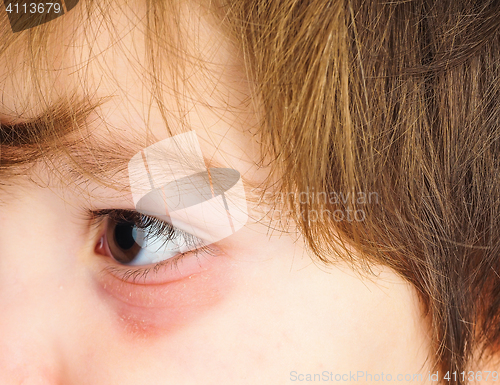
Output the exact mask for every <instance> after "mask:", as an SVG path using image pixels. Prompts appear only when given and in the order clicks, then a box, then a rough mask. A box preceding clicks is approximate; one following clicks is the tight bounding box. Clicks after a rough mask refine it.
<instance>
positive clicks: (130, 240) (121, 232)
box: [115, 223, 135, 250]
mask: <svg viewBox="0 0 500 385" xmlns="http://www.w3.org/2000/svg"><path fill="white" fill-rule="evenodd" d="M134 227H135V226H134V225H133V224H132V223H117V224H116V226H115V241H116V244H117V245H118V247H120V248H122V249H123V250H128V249H130V248H132V246H134V245H135V239H134V236H133V230H134Z"/></svg>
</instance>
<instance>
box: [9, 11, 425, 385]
mask: <svg viewBox="0 0 500 385" xmlns="http://www.w3.org/2000/svg"><path fill="white" fill-rule="evenodd" d="M117 9H118V10H119V11H117V12H116V14H113V15H111V17H112V18H113V21H114V22H115V23H116V25H117V28H116V30H115V31H114V32H116V33H117V34H118V35H119V36H120V37H121V39H120V40H119V42H118V43H117V44H116V45H114V46H111V47H110V46H109V42H110V41H111V40H112V39H111V38H110V32H109V30H107V29H105V28H104V29H102V30H101V31H100V33H99V34H98V35H97V38H96V39H93V38H92V39H88V40H86V39H85V38H84V35H83V30H82V31H81V32H82V34H80V35H78V36H79V38H78V39H79V40H78V41H73V42H72V47H71V48H70V49H69V50H68V55H67V56H66V59H69V60H70V61H69V62H68V61H67V60H61V58H60V57H59V56H58V55H57V49H56V48H55V49H54V53H53V54H50V55H49V57H52V58H53V59H54V63H51V65H58V66H60V67H58V68H60V69H61V68H63V69H62V70H60V74H61V76H60V77H59V78H58V80H57V83H56V84H54V85H53V87H52V93H48V94H47V98H48V99H50V100H55V98H56V97H57V95H58V94H61V93H63V92H64V91H65V90H67V89H69V88H70V87H72V86H73V85H75V84H79V83H83V82H82V79H86V86H87V88H86V89H85V92H87V93H94V94H95V96H96V97H101V96H107V95H116V97H115V98H113V99H111V100H110V101H108V102H106V103H105V104H104V105H103V106H102V107H101V110H100V112H99V117H98V118H97V119H93V120H92V121H90V122H89V127H90V128H91V129H92V135H93V136H94V137H95V138H97V139H104V140H107V141H108V142H109V143H110V145H112V143H113V142H116V143H117V145H116V146H119V145H120V143H122V142H123V141H126V140H127V139H128V140H129V141H136V144H137V146H138V151H140V150H141V148H145V147H147V146H149V145H151V144H152V143H151V142H148V139H147V138H146V135H147V133H146V121H147V120H148V123H149V127H150V129H151V131H152V133H153V134H154V137H155V138H156V139H155V140H164V139H166V138H168V137H169V136H170V135H168V133H167V131H166V130H165V124H164V121H163V119H162V116H161V111H160V110H159V109H158V108H155V105H153V107H152V108H150V106H151V101H152V98H151V95H152V93H151V89H150V88H148V87H147V86H146V84H147V83H145V82H144V79H143V76H144V72H143V71H141V66H140V65H141V63H142V64H143V65H144V66H146V65H145V63H144V57H145V53H146V52H145V47H144V43H143V41H144V40H143V35H142V29H140V28H134V25H135V24H139V20H138V19H136V18H134V15H133V13H132V12H131V11H127V10H126V7H125V6H124V7H122V8H121V9H120V8H119V7H117ZM198 9H199V8H197V7H196V6H195V5H194V4H190V5H189V6H186V8H185V10H186V13H185V14H184V16H185V18H184V19H183V22H185V23H186V24H185V26H186V33H189V34H191V35H190V36H191V37H192V38H191V39H189V41H190V44H191V45H190V46H189V49H191V50H192V52H191V53H192V54H194V55H198V57H201V58H204V59H205V60H206V61H207V62H208V64H207V66H208V67H207V68H208V70H207V71H208V72H200V71H197V68H199V67H197V65H198V64H197V63H196V61H194V62H193V63H191V64H188V63H186V65H185V70H186V77H185V79H184V80H185V82H184V83H181V84H177V85H175V86H174V85H172V84H166V86H165V87H164V90H163V99H164V102H165V104H166V106H167V111H168V113H169V121H170V122H171V127H170V128H171V129H172V131H173V132H174V134H179V133H182V132H185V131H186V128H185V127H189V129H190V130H194V131H195V132H196V135H197V137H198V138H199V142H200V144H201V148H202V151H203V155H204V156H205V158H207V159H208V160H210V161H211V162H215V163H218V164H220V165H221V167H228V168H232V169H235V170H238V171H239V172H240V173H241V175H242V176H243V178H244V180H245V181H247V182H249V183H254V184H258V183H259V182H262V181H263V180H264V178H265V176H266V173H267V171H266V169H264V168H260V169H259V168H258V167H257V166H256V163H257V162H258V160H259V146H258V142H257V139H256V136H255V135H254V134H255V132H257V128H258V127H256V124H257V112H256V111H255V110H254V109H253V108H252V104H251V103H248V102H246V101H245V98H247V97H249V90H248V87H247V84H246V83H245V82H244V81H243V79H244V72H243V69H242V66H241V62H239V61H238V60H236V58H237V57H236V52H237V51H236V50H235V49H234V48H233V46H231V45H230V44H229V43H228V41H227V40H224V39H222V38H221V32H220V31H217V30H216V29H215V27H214V25H212V24H209V23H207V22H206V20H205V19H204V18H202V19H201V21H200V20H199V18H198V17H197V16H198V15H197V10H198ZM187 10H189V12H191V16H189V17H188V13H187ZM122 12H123V13H122ZM70 16H71V14H68V15H67V16H65V17H67V20H66V22H67V23H68V28H73V26H72V24H71V20H70ZM70 26H71V27H70ZM91 27H92V29H93V30H94V31H98V29H99V24H98V23H95V24H92V26H91ZM87 33H90V32H89V31H87ZM195 37H196V39H195ZM113 38H114V39H116V36H114V37H113ZM54 41H55V43H56V44H55V46H57V41H56V39H55V40H54ZM65 43H69V42H65ZM59 44H61V42H59ZM88 59H91V60H88ZM2 60H4V59H2ZM0 68H5V65H4V64H2V63H0ZM0 79H3V77H1V78H0ZM2 81H3V80H2ZM166 81H167V82H168V77H167V80H166ZM188 83H189V87H188ZM33 87H34V85H33V84H32V83H30V80H29V78H28V77H27V75H26V73H22V72H19V71H18V72H17V73H15V76H14V77H11V78H9V79H7V80H6V81H5V82H3V83H2V84H0V93H1V94H2V103H3V106H2V107H0V108H2V110H0V114H3V115H6V114H8V113H9V111H19V110H20V109H21V106H20V104H19V102H20V101H25V100H28V101H30V102H31V104H29V107H30V108H31V110H30V111H29V112H28V114H26V115H24V118H27V117H30V116H34V115H36V114H37V113H39V112H40V111H37V108H38V107H37V106H35V105H34V101H33V100H31V99H32V98H31V95H33ZM81 92H84V88H83V87H82V88H81ZM179 96H180V97H181V98H180V101H181V103H182V105H181V108H179V105H178V104H177V103H178V101H179ZM30 98H31V99H30ZM51 98H52V99H51ZM181 110H182V111H181ZM182 112H187V114H185V115H184V114H183V113H182ZM30 114H31V115H30ZM182 119H184V121H185V123H186V126H184V128H183V127H181V125H180V122H181V121H182ZM150 137H152V136H150ZM139 142H140V143H139ZM141 143H142V144H141ZM141 146H142V147H141ZM96 151H99V149H97V150H96ZM104 156H105V155H104ZM66 177H67V176H66ZM109 178H110V179H109V182H113V178H121V179H124V178H125V180H126V179H127V175H125V174H117V175H113V173H112V172H111V171H110V172H109ZM11 182H12V183H11V184H12V185H11V186H9V187H6V188H4V189H3V190H2V191H0V202H1V203H2V204H1V206H0V229H1V230H0V307H1V308H2V316H1V318H0V382H1V383H2V384H17V383H19V382H22V383H27V384H28V383H29V384H31V383H33V384H35V383H36V384H75V385H76V384H95V385H98V384H103V385H104V384H105V385H108V384H183V385H184V384H185V385H188V384H196V385H198V384H220V385H222V384H284V383H288V382H291V381H294V380H299V379H301V378H303V379H305V377H300V375H301V374H303V375H305V374H308V373H320V374H322V375H323V376H327V377H329V378H330V376H332V377H331V378H332V379H331V381H334V376H335V374H341V375H342V374H345V373H349V371H351V372H358V371H360V372H368V373H373V374H374V373H380V372H386V373H387V372H392V373H394V375H395V374H398V373H416V372H418V370H419V369H420V365H421V364H422V362H423V358H424V357H425V354H426V353H427V350H426V349H425V348H421V349H420V350H418V348H419V347H420V345H421V344H422V343H423V342H424V341H425V339H424V337H423V335H424V333H423V331H422V330H421V329H420V327H421V325H420V324H419V322H414V320H417V321H418V319H417V317H418V307H417V304H416V300H415V296H414V293H413V292H412V291H411V290H410V289H409V286H408V285H406V284H404V283H403V282H402V281H401V280H400V279H399V278H397V277H396V276H395V275H394V274H393V273H392V272H391V271H389V270H388V269H382V270H381V274H380V276H379V278H377V279H376V280H374V282H369V281H366V280H362V279H360V278H359V277H357V276H356V275H355V274H354V273H353V272H352V271H351V270H350V269H349V268H347V267H346V265H344V264H342V263H338V264H337V265H336V267H335V268H328V269H327V268H326V267H322V266H320V265H319V264H314V263H312V262H311V259H310V257H309V256H308V255H307V254H306V252H305V248H304V243H303V240H302V238H301V237H300V236H298V235H297V233H296V232H295V231H294V230H293V229H291V228H290V229H289V231H288V232H284V231H270V229H269V223H268V222H267V220H262V221H257V220H256V219H257V218H260V217H262V210H260V209H258V207H257V206H256V203H255V201H254V200H252V199H248V202H247V205H248V213H249V217H250V219H249V221H248V223H247V224H246V225H245V227H244V228H242V229H241V230H239V231H237V232H236V233H235V234H234V235H232V236H229V237H227V238H224V239H222V240H221V241H219V242H216V243H215V244H213V245H211V248H212V250H211V252H210V253H205V254H203V252H200V254H198V255H197V256H195V255H193V254H192V253H191V254H189V253H188V254H186V255H185V256H184V257H183V259H182V260H181V261H179V263H178V268H179V269H178V270H177V269H175V268H174V269H172V268H171V267H167V266H160V267H159V268H158V269H157V270H158V271H157V272H154V271H151V272H149V273H148V275H147V276H146V277H144V276H142V275H140V273H137V274H132V273H127V268H126V267H125V268H124V267H123V266H122V267H120V265H119V264H118V262H115V261H113V260H112V259H111V258H110V257H109V256H106V255H104V254H105V253H104V251H103V250H104V248H103V247H102V244H101V243H102V237H101V235H102V230H103V226H104V225H105V224H106V222H101V224H100V226H90V221H89V219H88V218H87V217H86V216H85V213H86V212H87V211H88V210H94V211H97V210H112V209H121V210H135V206H134V202H133V200H132V195H131V194H130V191H128V192H124V193H118V192H117V191H115V190H113V189H111V188H107V187H104V186H100V185H98V184H96V183H95V182H82V181H81V180H79V182H78V186H77V185H76V183H75V184H74V187H73V186H72V185H71V184H69V185H67V184H64V183H60V181H59V180H58V174H57V173H56V172H54V170H50V169H44V168H43V167H42V168H36V169H35V170H34V171H33V175H30V176H28V177H26V178H17V179H12V180H11ZM82 188H83V189H84V191H85V193H82ZM246 194H247V197H249V198H250V197H252V191H251V189H250V188H248V185H247V189H246ZM264 211H265V210H264ZM112 233H113V231H111V233H108V234H112ZM115 246H116V245H115ZM198 261H199V262H200V263H198ZM109 266H115V267H118V268H119V270H116V269H115V270H110V269H109ZM135 267H136V266H134V268H135ZM106 268H108V269H106ZM103 271H105V273H103ZM138 276H139V277H138ZM134 277H135V279H134ZM424 346H425V345H424ZM360 375H361V374H359V373H357V376H360ZM324 378H325V377H323V379H324ZM357 379H358V381H359V382H367V381H365V380H364V379H363V378H362V377H358V378H357ZM23 380H25V381H26V382H23Z"/></svg>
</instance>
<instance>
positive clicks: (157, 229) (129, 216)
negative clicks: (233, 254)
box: [88, 209, 215, 283]
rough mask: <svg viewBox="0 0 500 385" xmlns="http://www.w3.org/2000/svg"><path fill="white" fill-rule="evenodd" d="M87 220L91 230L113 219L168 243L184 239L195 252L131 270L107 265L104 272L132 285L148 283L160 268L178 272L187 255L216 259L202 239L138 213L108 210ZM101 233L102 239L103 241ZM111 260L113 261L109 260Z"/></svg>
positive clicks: (125, 267)
mask: <svg viewBox="0 0 500 385" xmlns="http://www.w3.org/2000/svg"><path fill="white" fill-rule="evenodd" d="M88 217H89V220H90V223H91V224H92V227H94V228H99V227H101V226H102V225H103V223H104V222H105V221H106V220H107V219H112V220H115V221H119V220H123V221H128V222H133V223H134V225H136V226H137V227H138V228H142V229H150V232H149V233H148V234H149V236H150V237H151V238H153V237H165V243H167V242H168V241H169V240H171V239H173V238H175V237H179V236H180V237H182V238H183V239H184V240H185V241H186V244H187V245H188V246H189V248H190V249H191V247H192V250H190V251H186V252H183V253H179V254H178V255H176V256H175V257H172V258H169V259H166V260H164V261H160V262H158V263H156V264H154V265H152V266H149V267H130V266H126V265H120V264H119V263H118V262H116V261H115V264H114V265H108V266H106V267H105V270H106V271H108V272H110V273H112V274H113V275H115V276H118V278H120V279H121V280H123V281H131V282H132V283H135V282H137V281H138V280H139V279H141V278H142V279H145V278H146V277H147V276H148V275H149V273H150V272H154V273H155V274H156V273H158V271H159V270H160V269H161V268H164V267H170V268H171V269H174V268H175V269H179V268H178V262H179V261H181V260H182V259H183V258H185V257H186V256H187V255H193V256H194V257H196V258H198V259H199V255H200V254H202V253H203V254H206V255H210V256H214V255H215V250H214V249H213V248H212V247H210V246H208V245H203V244H200V240H199V238H197V237H195V236H194V235H192V234H189V233H186V232H185V231H182V230H179V229H177V228H175V227H174V226H172V225H171V224H169V223H167V222H164V221H162V220H160V219H158V218H155V217H152V216H149V215H144V214H141V213H139V212H137V211H132V210H123V209H106V210H95V211H93V210H90V211H89V212H88ZM102 237H103V235H102V230H101V238H100V239H102ZM110 259H113V258H112V257H110Z"/></svg>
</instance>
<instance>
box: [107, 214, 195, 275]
mask: <svg viewBox="0 0 500 385" xmlns="http://www.w3.org/2000/svg"><path fill="white" fill-rule="evenodd" d="M98 215H100V216H101V217H104V218H105V220H104V222H103V225H104V231H103V235H102V237H101V239H100V242H99V245H98V247H97V249H98V250H97V251H99V252H100V253H101V254H104V255H108V256H110V257H112V258H113V259H114V260H115V261H116V262H118V263H120V264H122V265H128V266H143V265H149V264H154V263H159V262H163V261H166V260H168V259H171V258H173V257H176V256H179V255H182V254H183V253H187V252H189V251H192V250H196V249H199V248H201V247H203V241H202V240H201V239H199V238H197V237H195V236H193V235H191V234H188V233H186V232H184V231H181V230H179V229H176V228H174V227H173V226H172V225H170V224H169V223H166V222H164V221H161V220H159V219H157V218H154V217H150V216H145V215H142V214H139V213H137V212H132V211H125V210H109V211H107V212H105V213H103V212H100V213H99V214H98Z"/></svg>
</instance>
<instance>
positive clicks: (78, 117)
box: [0, 94, 109, 147]
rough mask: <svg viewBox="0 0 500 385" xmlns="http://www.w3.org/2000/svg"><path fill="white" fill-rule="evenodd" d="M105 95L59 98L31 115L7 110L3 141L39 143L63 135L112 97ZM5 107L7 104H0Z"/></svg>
mask: <svg viewBox="0 0 500 385" xmlns="http://www.w3.org/2000/svg"><path fill="white" fill-rule="evenodd" d="M108 99H109V97H102V98H100V99H98V100H97V101H91V98H90V97H89V96H88V95H84V96H76V95H74V94H73V96H71V97H70V98H66V99H62V98H61V99H59V100H58V101H57V102H55V103H53V104H51V105H49V106H47V107H46V108H45V109H44V110H43V111H42V112H41V113H39V114H38V115H36V116H34V117H30V118H28V119H23V117H22V115H17V116H12V115H10V114H7V113H3V114H2V115H0V116H2V118H1V119H0V145H2V146H6V147H9V146H12V147H21V146H35V145H38V144H41V143H44V142H48V141H51V140H53V139H54V138H56V137H59V138H60V137H63V136H66V135H68V134H70V133H71V132H73V131H75V130H76V129H77V127H79V126H80V127H81V126H83V125H85V124H86V123H87V122H88V118H89V116H90V115H91V114H92V113H93V112H95V111H96V109H97V108H98V107H99V106H101V105H102V104H103V103H105V102H106V100H108ZM0 107H2V108H3V106H1V105H0Z"/></svg>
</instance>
